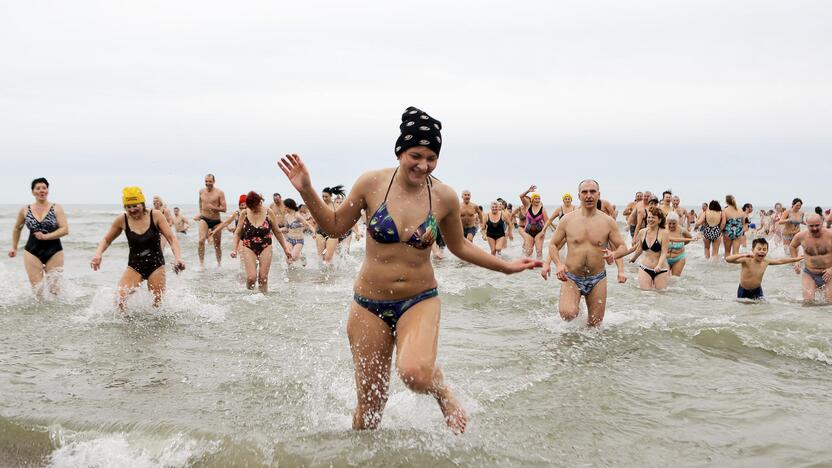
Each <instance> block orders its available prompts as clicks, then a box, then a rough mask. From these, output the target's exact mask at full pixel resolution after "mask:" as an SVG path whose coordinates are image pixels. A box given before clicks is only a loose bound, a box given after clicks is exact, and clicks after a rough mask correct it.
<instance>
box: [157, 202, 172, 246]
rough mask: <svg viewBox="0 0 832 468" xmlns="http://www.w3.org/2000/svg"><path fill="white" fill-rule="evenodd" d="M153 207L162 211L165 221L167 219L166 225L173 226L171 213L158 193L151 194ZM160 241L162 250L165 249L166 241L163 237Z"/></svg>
mask: <svg viewBox="0 0 832 468" xmlns="http://www.w3.org/2000/svg"><path fill="white" fill-rule="evenodd" d="M153 209H154V210H158V211H159V212H160V213H162V216H164V217H165V221H167V223H168V226H170V227H173V214H172V213H171V212H170V210H169V209H168V207H167V206H165V203H164V202H163V201H162V198H161V197H160V196H159V195H154V196H153ZM161 241H162V250H163V251H164V250H165V247H167V246H168V244H167V241H166V240H165V238H164V237H162V239H161Z"/></svg>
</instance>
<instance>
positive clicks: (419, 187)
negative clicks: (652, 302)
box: [279, 107, 540, 434]
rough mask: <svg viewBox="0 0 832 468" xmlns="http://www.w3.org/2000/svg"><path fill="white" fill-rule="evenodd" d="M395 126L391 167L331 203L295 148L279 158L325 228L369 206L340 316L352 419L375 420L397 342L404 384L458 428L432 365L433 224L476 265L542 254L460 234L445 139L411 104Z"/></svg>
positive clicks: (461, 423) (335, 232) (435, 318)
mask: <svg viewBox="0 0 832 468" xmlns="http://www.w3.org/2000/svg"><path fill="white" fill-rule="evenodd" d="M399 128H400V129H401V136H400V137H399V139H398V140H397V142H396V144H395V155H396V158H397V160H398V164H397V165H396V167H395V168H389V169H381V170H373V171H368V172H365V173H364V174H362V175H361V176H360V177H359V178H358V180H357V181H356V182H355V184H353V186H352V190H351V191H350V193H349V195H348V196H347V200H346V201H345V202H344V203H343V204H341V206H340V208H339V209H338V211H333V209H332V208H331V207H330V206H328V205H326V204H325V203H324V202H323V200H321V198H320V197H318V194H317V192H316V191H315V189H314V188H313V187H312V181H311V179H310V176H309V171H308V170H307V168H306V165H305V164H304V163H303V161H301V159H300V157H299V156H298V155H296V154H292V155H286V157H284V158H283V159H281V161H280V162H279V165H280V168H281V170H282V171H283V173H284V174H286V177H288V178H289V180H290V181H291V182H292V185H293V186H294V187H295V189H297V191H298V192H299V193H300V194H301V196H302V197H303V200H304V201H305V202H306V204H307V206H309V211H310V212H311V213H312V216H314V217H315V220H316V221H317V222H318V225H319V226H320V227H321V228H322V229H323V230H324V231H325V232H328V233H329V234H330V235H332V236H335V237H338V236H341V235H343V234H345V233H347V232H348V231H349V230H350V229H351V228H352V226H353V225H355V223H356V222H357V221H358V218H359V217H360V216H361V210H366V213H367V215H368V222H367V243H366V247H367V252H366V255H365V256H364V262H363V265H362V267H361V271H360V272H359V273H358V275H357V278H356V281H355V287H354V296H353V299H354V301H353V303H352V306H351V308H350V313H349V319H348V321H347V335H348V337H349V341H350V348H351V350H352V356H353V363H354V365H355V384H356V389H357V393H358V402H357V405H356V409H355V413H354V415H353V423H352V424H353V428H354V429H375V428H377V427H378V426H379V424H380V423H381V417H382V412H383V411H384V406H385V404H386V403H387V398H388V389H389V385H390V368H391V365H392V362H391V360H392V356H393V351H394V349H395V352H396V361H395V365H396V370H397V373H398V375H399V377H400V378H401V379H402V381H403V382H404V384H405V385H406V386H407V387H408V388H409V389H410V390H412V391H414V392H417V393H423V394H428V395H431V396H432V397H433V398H434V399H436V402H437V403H438V404H439V408H440V409H441V411H442V414H443V415H444V418H445V422H446V424H447V425H448V427H450V428H451V430H452V431H453V432H454V433H457V434H458V433H461V432H463V431H464V430H465V427H466V424H467V422H468V415H467V413H466V412H465V409H464V408H463V407H462V405H461V404H460V402H459V401H458V400H457V398H456V396H455V395H454V393H453V392H452V391H451V389H450V388H449V387H448V386H447V385H446V384H445V382H444V377H443V375H442V371H441V370H440V369H439V366H438V365H437V364H436V354H437V347H438V337H439V317H440V310H441V306H440V301H439V297H438V291H437V282H436V277H435V275H434V272H433V267H432V264H431V261H430V249H431V246H432V245H433V244H434V242H435V241H436V240H437V237H438V235H439V228H440V227H441V231H442V236H443V237H444V239H445V242H446V243H447V246H448V248H449V249H450V250H451V252H453V254H454V255H456V256H457V257H458V258H459V259H460V260H463V261H467V262H471V263H473V264H475V265H478V266H480V267H484V268H487V269H490V270H494V271H500V272H503V273H517V272H520V271H524V270H527V269H530V268H534V267H535V266H540V262H534V261H533V260H531V259H528V258H526V259H520V260H515V261H512V262H506V261H504V260H503V259H501V258H500V257H494V256H491V255H489V254H488V253H487V252H485V251H483V250H482V249H480V248H477V247H476V246H474V245H473V244H472V243H470V242H468V241H466V240H465V238H464V237H463V234H462V224H461V223H460V202H459V199H458V198H457V195H456V193H455V192H454V191H453V189H452V188H451V187H449V186H447V185H445V184H444V183H442V182H440V181H439V180H438V179H436V178H435V177H432V176H431V173H432V172H433V170H434V169H435V168H436V165H437V161H438V158H439V150H440V147H441V144H442V138H441V135H440V130H441V124H440V123H439V121H438V120H436V119H433V118H432V117H430V116H429V115H428V114H426V113H424V112H422V111H420V110H419V109H416V108H413V107H410V108H408V109H407V110H406V111H405V113H404V114H403V115H402V124H401V126H400V127H399Z"/></svg>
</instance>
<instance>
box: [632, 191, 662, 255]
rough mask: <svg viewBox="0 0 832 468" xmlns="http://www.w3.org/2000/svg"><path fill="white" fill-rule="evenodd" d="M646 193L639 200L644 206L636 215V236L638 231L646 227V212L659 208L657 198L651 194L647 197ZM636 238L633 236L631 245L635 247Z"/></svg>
mask: <svg viewBox="0 0 832 468" xmlns="http://www.w3.org/2000/svg"><path fill="white" fill-rule="evenodd" d="M648 193H649V192H644V198H643V199H642V200H641V203H642V204H643V205H644V208H642V209H641V210H639V211H638V213H636V226H637V228H636V234H638V231H640V230H642V229H643V228H646V227H647V210H648V209H649V208H650V207H651V206H659V198H658V197H657V196H655V195H653V194H652V193H651V194H650V195H648ZM636 237H638V236H635V237H634V238H633V244H634V245H635V241H636Z"/></svg>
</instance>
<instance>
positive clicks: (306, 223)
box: [9, 107, 832, 433]
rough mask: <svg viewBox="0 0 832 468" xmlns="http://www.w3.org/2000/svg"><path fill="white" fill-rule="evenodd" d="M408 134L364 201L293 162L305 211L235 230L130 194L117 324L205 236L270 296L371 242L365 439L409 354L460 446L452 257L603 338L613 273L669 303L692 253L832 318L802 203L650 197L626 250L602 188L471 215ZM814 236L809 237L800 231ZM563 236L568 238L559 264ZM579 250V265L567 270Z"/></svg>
mask: <svg viewBox="0 0 832 468" xmlns="http://www.w3.org/2000/svg"><path fill="white" fill-rule="evenodd" d="M399 129H400V135H399V137H398V139H397V141H396V143H395V145H394V155H395V157H396V164H395V166H394V167H389V168H383V169H378V170H370V171H367V172H365V173H364V174H362V175H361V176H360V177H359V178H358V180H356V181H355V183H354V184H353V185H352V187H351V189H350V191H349V192H347V191H345V190H344V187H343V186H340V185H339V186H335V187H326V188H324V189H323V190H322V191H320V192H318V191H317V190H315V189H314V187H313V185H312V180H311V175H310V172H309V170H308V168H307V166H306V164H305V163H304V162H303V160H302V159H301V158H300V156H298V155H297V154H288V155H286V156H285V157H283V158H281V160H280V161H279V162H278V166H279V168H280V170H281V171H282V172H283V173H284V174H285V176H286V177H287V179H288V181H289V182H290V183H291V184H292V186H293V187H294V189H295V190H297V192H298V193H299V194H300V197H301V198H302V200H303V203H302V204H299V203H298V202H297V201H295V200H293V199H289V198H287V199H283V198H282V197H281V195H280V194H279V193H275V194H274V195H273V198H272V203H271V204H270V206H268V207H266V206H265V201H264V198H263V196H261V195H260V194H259V193H257V192H255V191H251V192H248V193H246V194H243V195H240V197H239V201H238V204H237V210H234V211H233V212H232V213H231V214H230V215H228V216H227V217H226V218H225V219H222V215H223V213H227V212H228V211H229V210H228V207H227V205H226V196H225V194H224V192H223V191H222V190H220V189H219V188H217V187H216V186H215V181H216V179H215V177H214V176H213V175H211V174H208V175H207V176H206V177H205V179H204V182H205V188H203V189H201V190H200V192H199V213H198V214H197V215H196V216H195V217H194V218H193V219H192V220H191V221H193V223H192V222H189V221H188V220H187V219H186V218H185V217H184V216H183V214H182V213H181V212H180V209H179V208H178V207H175V208H174V210H173V212H172V213H171V212H170V211H169V210H168V208H167V207H166V206H165V205H164V203H163V202H162V200H161V199H160V198H158V197H154V199H153V205H152V208H151V209H148V208H147V205H146V202H145V196H144V194H143V193H142V191H141V189H140V188H138V187H126V188H125V189H124V190H123V192H122V205H123V207H124V213H122V214H119V215H118V216H116V218H115V219H114V220H113V222H112V224H111V226H110V228H109V230H108V231H107V232H106V234H105V235H104V237H103V239H102V240H101V242H100V243H99V245H98V248H97V249H96V252H95V254H94V256H93V258H92V259H91V261H90V266H91V267H92V269H93V270H98V269H99V268H100V266H101V262H102V256H103V254H104V253H105V251H106V250H107V248H108V247H109V246H110V245H111V244H112V242H113V241H114V240H115V239H116V238H117V237H119V236H120V235H121V233H122V232H124V233H125V236H126V238H127V243H128V247H129V253H128V262H127V268H126V269H125V270H124V273H123V274H122V276H121V278H120V279H119V282H118V299H117V305H118V308H119V309H120V310H124V308H125V304H126V299H127V298H128V296H129V295H130V293H131V292H132V291H134V290H135V289H136V288H138V287H139V286H140V285H141V283H142V282H145V281H146V282H147V286H148V288H149V289H150V291H151V292H152V293H153V295H154V297H155V301H156V305H158V304H159V303H160V301H161V299H162V295H163V293H164V289H165V267H164V266H165V255H164V250H165V249H166V248H167V247H169V248H170V251H171V253H172V255H173V257H174V261H173V268H172V271H173V272H175V273H178V272H180V271H182V270H184V269H185V262H184V261H183V260H182V257H181V248H180V245H179V239H178V237H177V234H184V233H187V232H188V230H189V229H190V228H191V226H192V224H196V226H197V227H198V230H199V235H198V240H197V245H198V247H197V253H198V258H199V263H200V265H201V266H202V265H203V264H204V262H205V246H206V243H211V244H212V245H213V247H214V252H215V255H216V261H217V264H220V263H221V262H222V246H221V240H222V234H223V231H224V230H229V231H232V232H233V241H232V245H233V247H232V251H231V253H230V255H231V257H240V259H241V263H242V264H243V266H244V269H245V276H246V279H245V282H246V287H248V288H250V289H253V288H255V287H258V288H259V289H260V291H262V292H264V293H265V292H266V291H267V288H268V276H269V268H270V266H271V262H272V255H273V254H272V248H273V247H272V245H273V244H275V243H276V244H277V245H279V246H280V248H281V249H282V250H283V255H284V256H285V258H286V261H287V262H288V263H289V264H290V265H293V264H295V262H300V263H301V264H303V265H305V263H306V259H305V254H304V253H303V249H304V245H305V239H306V238H308V237H310V236H311V237H313V238H314V240H315V248H316V253H317V255H318V256H319V258H320V259H321V261H322V262H323V263H324V264H329V263H330V262H332V261H333V256H334V255H335V253H336V251H338V250H339V249H344V247H345V246H346V248H349V242H350V241H351V240H352V239H353V238H355V239H356V240H360V238H361V235H362V233H363V232H366V234H367V237H368V240H367V242H366V254H365V255H364V260H363V265H362V267H361V271H360V272H359V273H358V275H357V277H356V280H355V285H354V296H353V302H352V303H351V306H350V311H349V318H348V321H347V335H348V338H349V343H350V348H351V350H352V354H353V362H354V365H355V383H356V391H357V396H358V402H357V406H356V410H355V413H354V417H353V427H354V428H355V429H364V428H375V427H378V425H379V424H380V422H381V418H382V413H383V410H384V406H385V404H386V401H387V397H388V388H389V380H390V374H391V369H392V366H393V361H392V355H393V352H394V350H395V352H396V360H395V368H396V371H397V374H398V376H399V377H400V378H401V379H402V381H403V382H404V383H405V385H406V386H407V387H408V388H409V389H411V390H413V391H415V392H419V393H424V394H428V395H431V396H433V397H434V398H435V399H436V401H437V403H438V405H439V407H440V409H441V411H442V414H443V415H444V418H445V421H446V423H447V424H448V426H449V427H450V428H451V429H452V430H453V431H454V432H456V433H460V432H463V431H464V430H465V426H466V423H467V418H468V416H467V413H466V412H465V410H464V408H462V406H461V405H460V403H459V401H458V400H457V398H456V397H455V396H454V393H453V392H452V391H451V389H450V388H449V387H448V386H447V385H446V384H445V383H444V379H443V375H442V372H441V370H440V369H439V367H438V366H437V365H436V354H437V343H438V341H437V337H438V332H439V315H440V309H441V304H440V300H439V297H438V290H437V282H436V278H435V276H434V272H433V266H432V262H431V257H432V256H435V257H436V258H442V257H443V256H444V250H445V249H446V248H447V249H448V250H450V251H451V252H452V253H453V254H454V255H455V256H456V257H458V258H459V259H461V260H463V261H466V262H469V263H471V264H474V265H476V266H479V267H482V268H486V269H490V270H493V271H497V272H502V273H505V274H512V273H518V272H521V271H524V270H530V269H535V268H540V274H541V276H542V277H543V278H544V279H549V277H550V275H551V273H554V276H555V277H557V278H558V279H559V280H560V281H561V282H562V286H561V288H560V296H559V299H558V309H559V313H560V315H561V317H562V318H563V319H564V320H573V319H575V318H576V317H577V316H578V314H579V308H580V302H581V299H582V298H583V299H584V302H585V304H586V309H587V323H588V324H589V325H590V326H598V325H600V324H601V322H602V320H603V318H604V314H605V309H606V297H607V281H606V266H607V265H612V264H615V265H616V270H617V281H618V282H619V283H624V282H626V281H627V275H626V274H625V273H624V268H623V261H624V258H625V257H629V261H630V262H632V263H635V262H638V285H639V287H640V288H643V289H663V288H665V287H666V286H667V284H668V282H669V280H670V277H671V276H681V275H682V274H683V272H684V269H685V266H686V258H687V252H686V251H685V248H686V246H687V245H688V244H690V243H691V242H694V241H698V240H700V239H701V240H702V242H703V243H704V248H705V249H704V251H705V257H706V258H708V259H714V260H716V259H718V258H719V250H720V247H722V248H723V249H724V256H723V258H724V260H725V261H726V262H728V263H731V264H740V265H741V272H740V284H739V288H738V292H737V296H738V297H739V298H744V299H754V300H756V299H761V298H762V297H763V290H762V282H763V274H764V272H765V270H766V268H767V267H768V266H769V265H781V264H789V263H791V264H794V269H795V272H797V273H798V274H801V275H802V288H803V296H804V300H806V301H812V300H814V299H815V296H816V292H818V291H820V292H822V294H823V301H825V302H826V303H830V302H832V287H828V285H829V283H830V282H832V230H831V229H830V226H832V215H831V214H830V213H829V211H828V210H827V211H826V212H824V211H823V210H822V209H820V208H818V209H816V210H814V211H813V212H811V213H809V214H806V213H805V212H804V211H803V209H802V207H803V202H802V201H801V200H800V199H799V198H796V199H794V200H793V202H792V205H791V208H789V209H786V208H784V207H783V206H782V205H781V204H779V203H778V204H777V205H775V207H774V209H773V210H768V211H761V212H760V213H759V215H760V222H759V224H756V223H752V222H751V217H752V215H753V213H754V209H753V206H752V205H751V204H749V203H746V204H745V205H743V206H742V207H741V208H739V207H738V204H737V202H736V200H735V198H734V197H733V196H731V195H728V196H727V197H725V203H724V204H722V203H720V202H719V201H717V200H712V201H710V202H709V203H703V204H702V206H701V210H700V211H699V212H698V213H697V212H696V210H686V209H684V208H682V207H681V200H680V199H679V197H678V196H675V195H674V194H673V193H672V192H671V191H669V190H668V191H665V192H663V193H662V194H661V198H659V197H658V195H656V194H653V193H652V192H650V191H643V192H637V193H636V195H635V198H634V200H633V201H631V202H630V203H628V204H627V206H626V207H625V209H624V210H623V211H622V215H623V219H624V220H625V222H626V229H625V231H628V232H625V233H624V234H622V232H621V230H620V229H619V227H618V224H617V222H616V219H617V218H618V215H619V213H618V210H617V208H616V207H615V205H613V204H612V203H610V202H609V201H608V200H605V199H603V198H602V197H601V186H600V184H599V183H598V182H597V181H595V180H592V179H586V180H583V181H581V182H580V183H579V184H578V186H577V192H576V195H577V199H576V198H573V196H572V194H570V193H565V194H563V196H562V197H561V202H562V203H561V204H560V206H558V207H557V208H555V209H554V210H553V211H552V213H551V215H550V214H549V213H547V211H546V209H545V208H544V206H543V202H542V199H541V195H540V193H539V192H538V191H537V187H536V186H534V185H532V186H530V187H529V188H528V189H527V190H525V191H524V192H522V193H521V194H520V195H519V198H518V199H517V201H518V202H519V203H518V204H517V205H516V207H515V206H513V204H512V203H508V202H506V201H505V200H503V199H497V200H495V201H493V202H491V203H490V204H489V205H488V208H487V209H484V208H483V207H482V206H480V205H477V204H476V203H474V202H473V201H472V199H471V192H470V191H468V190H465V191H463V192H462V196H461V199H460V198H459V197H457V195H456V192H455V191H454V190H453V189H452V188H451V187H449V186H448V185H446V184H445V183H443V182H441V181H440V180H438V179H436V178H435V177H434V176H433V175H432V173H433V171H434V170H435V168H436V166H437V164H438V160H439V153H440V149H441V146H442V136H441V130H442V125H441V123H440V122H439V121H438V120H436V119H434V118H433V117H431V116H430V115H428V114H427V113H425V112H423V111H421V110H419V109H417V108H414V107H410V108H408V109H406V110H405V112H404V114H403V115H402V119H401V124H400V125H399ZM31 189H32V195H33V196H34V199H35V201H34V203H32V204H30V205H27V206H25V207H23V208H22V209H21V210H20V212H19V214H18V216H17V220H16V221H15V225H14V229H13V235H12V248H11V250H10V251H9V256H10V257H15V256H16V255H17V248H18V244H19V241H20V233H21V230H22V228H23V227H24V226H25V227H27V228H28V229H29V231H30V236H29V239H28V241H27V242H26V246H25V254H24V255H23V257H24V265H25V268H26V272H27V274H28V276H29V280H30V282H31V283H32V285H33V286H37V285H42V284H44V283H45V284H44V285H43V286H39V287H40V289H38V290H39V291H41V292H40V294H55V293H56V292H57V282H55V281H54V279H49V278H54V275H52V273H53V272H56V271H60V270H61V269H62V267H63V252H62V246H61V241H60V238H61V237H63V236H66V235H68V234H69V225H68V222H67V217H66V215H65V214H64V211H63V209H62V208H61V206H60V205H58V204H54V203H51V202H50V201H49V199H48V195H49V182H48V181H47V180H46V179H43V178H39V179H35V180H34V181H32V184H31ZM362 224H363V226H361V227H359V226H360V225H362ZM804 225H805V226H806V229H801V226H804ZM824 225H825V226H824ZM550 229H551V230H553V232H554V234H553V235H552V236H551V238H550V239H549V243H548V249H546V248H545V247H546V246H545V245H544V244H545V238H546V233H547V231H548V230H550ZM515 231H516V233H517V234H519V237H520V239H522V243H523V245H522V251H523V254H524V256H523V257H522V258H518V259H513V260H509V259H506V258H504V257H503V255H502V254H501V252H502V250H504V249H505V248H506V246H507V243H508V242H509V241H513V240H514V239H515V238H516V235H515ZM478 233H480V235H481V236H482V238H483V239H485V240H486V241H487V243H488V251H486V250H483V249H481V248H479V247H477V246H476V245H475V243H474V239H475V237H476V236H477V234H478ZM627 234H629V240H627V239H626V238H625V236H626V235H627ZM767 238H768V239H771V240H773V241H775V242H778V243H782V245H783V246H784V248H785V250H786V254H787V256H786V257H785V258H779V259H769V258H768V257H767V255H768V251H769V242H768V241H767V240H766V239H767ZM273 239H274V240H273ZM749 239H751V247H750V249H749V248H748V247H747V243H748V240H749ZM564 245H565V246H566V247H567V250H566V254H565V257H562V256H561V250H562V249H563V247H564ZM544 250H545V251H546V252H545V253H544ZM552 264H554V271H553V266H552ZM45 278H46V279H49V280H48V281H44V279H45Z"/></svg>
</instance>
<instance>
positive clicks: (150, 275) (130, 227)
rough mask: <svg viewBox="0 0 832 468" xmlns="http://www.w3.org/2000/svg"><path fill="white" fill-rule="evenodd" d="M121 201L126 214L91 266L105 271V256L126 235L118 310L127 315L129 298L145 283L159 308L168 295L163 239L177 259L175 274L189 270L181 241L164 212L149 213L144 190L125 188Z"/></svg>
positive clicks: (120, 218)
mask: <svg viewBox="0 0 832 468" xmlns="http://www.w3.org/2000/svg"><path fill="white" fill-rule="evenodd" d="M121 198H122V202H123V205H124V211H125V212H126V213H125V214H123V215H118V216H116V219H115V220H114V221H113V224H112V226H110V230H109V231H107V234H105V235H104V238H103V239H101V243H99V244H98V249H96V251H95V255H94V256H93V257H92V260H91V261H90V266H91V267H92V269H93V270H95V271H98V269H99V268H101V256H102V255H103V254H104V252H105V251H106V250H107V248H108V247H110V244H112V243H113V241H114V240H116V238H117V237H118V236H119V235H121V232H122V231H124V235H125V236H126V237H127V245H128V247H129V248H130V252H129V254H128V257H127V269H126V270H124V274H122V275H121V279H120V280H119V281H118V309H119V311H121V312H124V309H125V302H126V300H127V296H129V295H130V293H132V292H133V291H135V290H136V288H138V287H139V285H141V284H142V281H147V289H149V290H150V292H152V293H153V296H154V301H153V305H154V306H155V307H159V305H160V304H161V303H162V293H164V292H165V269H164V268H163V267H164V266H165V256H164V255H163V254H162V242H161V241H162V239H161V236H165V239H167V241H168V243H170V249H171V250H172V251H173V255H174V257H176V263H175V264H174V265H173V271H174V273H179V272H180V271H182V270H184V269H185V262H183V261H182V256H181V254H180V252H179V240H178V239H177V238H176V236H175V235H173V231H172V230H171V229H170V225H169V224H168V222H167V220H166V219H165V216H164V215H163V214H162V212H161V211H159V210H150V211H148V210H147V208H146V207H145V200H144V195H143V194H142V191H141V189H140V188H138V187H125V188H124V190H122V197H121Z"/></svg>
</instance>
